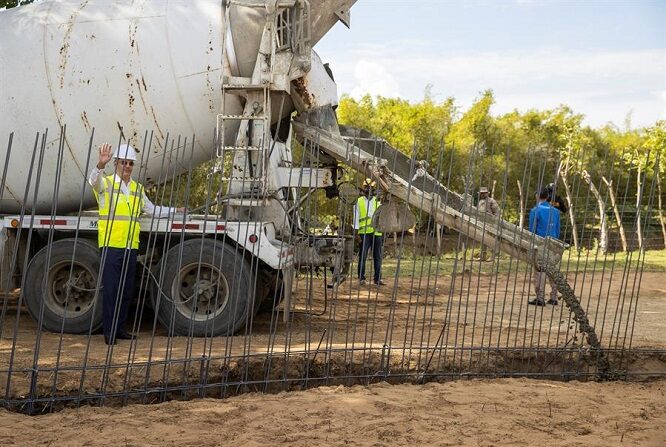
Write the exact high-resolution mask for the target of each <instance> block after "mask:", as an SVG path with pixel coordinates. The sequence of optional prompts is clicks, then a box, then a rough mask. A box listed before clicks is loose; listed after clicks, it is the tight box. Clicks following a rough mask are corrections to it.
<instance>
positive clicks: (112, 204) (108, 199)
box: [94, 175, 144, 249]
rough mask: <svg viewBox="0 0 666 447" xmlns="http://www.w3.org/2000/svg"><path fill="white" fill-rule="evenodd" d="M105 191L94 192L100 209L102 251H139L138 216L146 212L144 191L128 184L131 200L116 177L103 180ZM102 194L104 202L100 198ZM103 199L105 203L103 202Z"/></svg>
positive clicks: (139, 230)
mask: <svg viewBox="0 0 666 447" xmlns="http://www.w3.org/2000/svg"><path fill="white" fill-rule="evenodd" d="M102 180H103V183H104V191H103V192H101V193H99V192H97V191H94V193H95V198H96V199H97V204H98V205H99V221H98V222H97V237H98V243H99V246H100V247H113V248H133V249H138V248H139V234H140V232H141V229H140V228H139V216H140V215H141V212H142V210H143V205H144V203H143V187H142V186H141V185H140V184H138V183H137V182H135V181H134V180H131V181H130V184H129V200H128V197H127V196H126V195H125V194H123V192H122V191H121V190H120V185H121V184H120V182H115V181H114V180H115V175H109V176H106V177H104V178H103V179H102ZM101 194H103V198H102V197H100V195H101ZM100 199H102V200H100Z"/></svg>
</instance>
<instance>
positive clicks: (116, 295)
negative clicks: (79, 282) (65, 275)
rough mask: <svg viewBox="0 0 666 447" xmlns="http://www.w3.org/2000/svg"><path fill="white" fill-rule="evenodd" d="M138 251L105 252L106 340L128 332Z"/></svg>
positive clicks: (103, 263)
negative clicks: (128, 317)
mask: <svg viewBox="0 0 666 447" xmlns="http://www.w3.org/2000/svg"><path fill="white" fill-rule="evenodd" d="M137 252H138V250H130V249H125V248H111V247H104V248H103V249H102V287H103V289H102V298H103V303H102V329H103V331H104V335H105V336H106V337H111V335H113V336H114V337H115V335H116V334H117V333H118V332H122V331H124V330H125V322H126V321H127V314H128V312H129V305H130V303H131V301H132V298H134V275H135V273H136V256H137Z"/></svg>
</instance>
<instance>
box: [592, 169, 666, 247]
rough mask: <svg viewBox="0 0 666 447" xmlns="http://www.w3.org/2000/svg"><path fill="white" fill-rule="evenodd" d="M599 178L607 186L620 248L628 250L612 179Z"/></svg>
mask: <svg viewBox="0 0 666 447" xmlns="http://www.w3.org/2000/svg"><path fill="white" fill-rule="evenodd" d="M601 180H603V182H604V183H605V184H606V187H607V188H608V195H609V197H610V201H611V206H612V207H613V214H615V221H616V222H617V227H618V229H619V230H620V241H622V250H623V251H624V252H625V253H626V252H627V251H629V247H628V245H627V235H626V233H625V232H624V224H623V223H622V216H620V209H619V208H618V206H617V200H615V190H614V189H613V180H610V181H608V180H607V179H606V177H604V176H601ZM665 237H666V236H665Z"/></svg>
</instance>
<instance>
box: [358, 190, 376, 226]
mask: <svg viewBox="0 0 666 447" xmlns="http://www.w3.org/2000/svg"><path fill="white" fill-rule="evenodd" d="M363 198H364V199H365V209H366V210H368V217H369V218H370V219H372V216H374V214H375V209H376V205H377V200H373V199H374V198H375V197H363ZM359 219H360V210H359V209H358V201H356V203H355V204H354V230H358V229H359V228H360V227H359Z"/></svg>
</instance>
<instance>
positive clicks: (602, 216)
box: [580, 169, 608, 254]
mask: <svg viewBox="0 0 666 447" xmlns="http://www.w3.org/2000/svg"><path fill="white" fill-rule="evenodd" d="M580 175H581V177H583V180H585V183H587V186H588V187H589V188H590V191H591V192H592V195H593V196H594V198H595V199H597V205H598V206H599V220H600V227H601V228H600V231H599V248H600V249H601V252H602V253H603V254H606V253H608V227H607V223H606V203H605V202H604V199H603V198H602V197H601V194H599V190H598V189H597V187H596V186H595V185H594V183H593V182H592V177H591V176H590V173H589V172H587V170H585V169H583V172H581V173H580Z"/></svg>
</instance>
